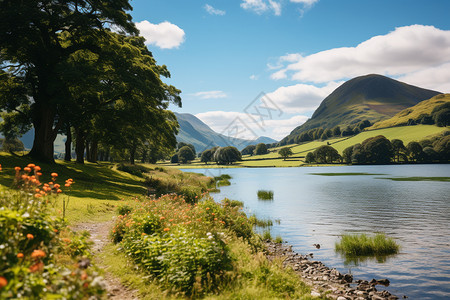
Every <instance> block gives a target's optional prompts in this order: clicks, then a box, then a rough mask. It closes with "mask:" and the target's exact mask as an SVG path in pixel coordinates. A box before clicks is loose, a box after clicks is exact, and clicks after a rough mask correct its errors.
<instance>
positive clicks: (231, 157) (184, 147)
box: [170, 142, 242, 165]
mask: <svg viewBox="0 0 450 300" xmlns="http://www.w3.org/2000/svg"><path fill="white" fill-rule="evenodd" d="M198 157H199V158H200V161H201V162H204V163H205V164H208V162H215V163H217V164H218V165H230V164H233V163H234V162H236V161H240V160H242V156H241V152H239V150H238V149H237V148H236V147H231V146H228V147H213V148H211V149H207V150H205V151H203V152H202V153H199V154H198ZM195 158H196V152H195V147H194V146H193V145H191V144H186V143H182V142H180V143H178V145H177V152H176V153H175V154H174V155H173V156H172V157H171V159H170V162H171V163H173V164H176V163H183V164H187V163H189V162H191V161H193V160H194V159H195Z"/></svg>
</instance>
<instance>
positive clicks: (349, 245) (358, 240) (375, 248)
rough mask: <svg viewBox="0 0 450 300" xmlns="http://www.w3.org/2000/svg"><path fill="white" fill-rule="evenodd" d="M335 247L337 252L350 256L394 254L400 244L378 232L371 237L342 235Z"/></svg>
mask: <svg viewBox="0 0 450 300" xmlns="http://www.w3.org/2000/svg"><path fill="white" fill-rule="evenodd" d="M335 248H336V251H337V252H341V253H343V254H344V255H346V256H350V257H351V256H368V255H375V256H380V255H389V254H396V253H398V251H399V249H400V246H399V245H398V244H397V243H396V242H395V241H394V240H393V239H392V238H388V237H386V236H385V235H384V234H381V233H378V234H376V235H375V236H372V237H370V236H367V235H366V234H354V235H351V234H346V235H343V236H342V239H341V241H340V242H339V243H336V245H335Z"/></svg>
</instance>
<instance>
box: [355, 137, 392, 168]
mask: <svg viewBox="0 0 450 300" xmlns="http://www.w3.org/2000/svg"><path fill="white" fill-rule="evenodd" d="M361 148H362V151H363V152H364V153H365V156H366V162H367V163H374V164H386V163H389V162H390V161H391V158H392V157H393V150H392V145H391V142H390V141H389V140H388V139H387V138H386V137H385V136H382V135H378V136H375V137H371V138H368V139H367V140H365V141H363V142H362V144H361Z"/></svg>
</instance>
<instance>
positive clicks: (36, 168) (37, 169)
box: [34, 166, 42, 175]
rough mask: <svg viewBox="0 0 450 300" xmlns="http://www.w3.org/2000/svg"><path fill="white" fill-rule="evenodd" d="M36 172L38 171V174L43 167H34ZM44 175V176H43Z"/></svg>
mask: <svg viewBox="0 0 450 300" xmlns="http://www.w3.org/2000/svg"><path fill="white" fill-rule="evenodd" d="M34 170H35V171H36V172H38V171H40V170H41V167H39V166H36V167H34ZM41 175H42V174H41Z"/></svg>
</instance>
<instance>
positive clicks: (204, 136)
mask: <svg viewBox="0 0 450 300" xmlns="http://www.w3.org/2000/svg"><path fill="white" fill-rule="evenodd" d="M175 115H176V117H177V119H178V123H179V124H180V129H179V132H178V135H177V141H178V142H184V143H189V144H192V145H194V147H195V150H196V151H197V152H202V151H204V150H206V149H209V148H212V147H215V146H220V147H226V146H234V147H236V148H238V149H239V150H242V149H243V148H245V147H246V146H248V145H255V144H259V143H264V144H271V143H276V142H277V141H275V140H274V139H271V138H268V137H259V138H257V139H256V140H244V139H235V138H230V137H227V136H225V135H223V134H220V133H217V132H215V131H214V130H212V129H211V128H210V127H209V126H208V125H206V124H205V123H203V122H202V121H201V120H200V119H198V118H197V117H196V116H194V115H191V114H186V113H185V114H180V113H175Z"/></svg>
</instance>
